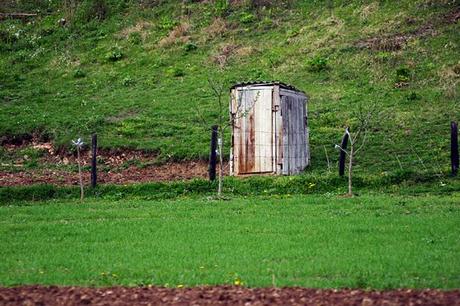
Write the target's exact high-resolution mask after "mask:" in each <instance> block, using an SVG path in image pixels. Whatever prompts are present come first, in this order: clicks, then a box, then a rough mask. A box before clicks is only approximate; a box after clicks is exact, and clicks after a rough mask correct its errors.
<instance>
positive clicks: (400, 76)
mask: <svg viewBox="0 0 460 306" xmlns="http://www.w3.org/2000/svg"><path fill="white" fill-rule="evenodd" d="M409 80H410V69H409V68H408V67H399V68H398V69H396V75H395V82H396V84H407V83H408V82H409Z"/></svg>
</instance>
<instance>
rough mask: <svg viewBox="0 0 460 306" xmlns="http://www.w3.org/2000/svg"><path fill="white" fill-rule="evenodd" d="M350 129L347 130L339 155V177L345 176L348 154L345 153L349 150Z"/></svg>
mask: <svg viewBox="0 0 460 306" xmlns="http://www.w3.org/2000/svg"><path fill="white" fill-rule="evenodd" d="M348 135H349V134H348V127H347V128H346V130H345V134H344V135H343V137H342V143H341V144H340V147H341V148H342V149H341V150H340V153H339V176H343V175H344V174H345V158H346V154H345V151H346V150H347V144H348Z"/></svg>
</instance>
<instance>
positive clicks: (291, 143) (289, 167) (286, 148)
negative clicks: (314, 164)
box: [281, 92, 309, 175]
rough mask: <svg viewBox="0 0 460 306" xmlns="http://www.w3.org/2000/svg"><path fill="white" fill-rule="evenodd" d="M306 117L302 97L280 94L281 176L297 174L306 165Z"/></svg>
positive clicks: (304, 101)
mask: <svg viewBox="0 0 460 306" xmlns="http://www.w3.org/2000/svg"><path fill="white" fill-rule="evenodd" d="M285 93H286V92H285ZM306 115H307V114H306V97H305V96H304V95H299V94H293V93H292V92H288V93H287V94H285V95H283V93H282V92H281V116H282V132H283V146H282V147H283V154H282V155H283V159H282V163H283V164H282V173H283V174H286V175H289V174H295V173H299V172H301V171H303V170H304V169H305V167H306V166H307V165H308V155H309V153H308V151H309V146H308V142H307V140H308V139H307V127H306V119H305V118H306Z"/></svg>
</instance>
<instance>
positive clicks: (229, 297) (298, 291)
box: [0, 286, 460, 306]
mask: <svg viewBox="0 0 460 306" xmlns="http://www.w3.org/2000/svg"><path fill="white" fill-rule="evenodd" d="M0 304H1V305H323V306H325V305H359V306H371V305H372V306H377V305H387V306H390V305H394V306H396V305H432V306H434V305H450V306H456V305H460V290H453V291H441V290H432V289H425V290H411V289H399V290H391V291H364V290H351V289H344V290H334V289H308V288H298V287H293V288H243V287H236V286H215V287H193V288H180V289H178V288H160V287H141V288H132V287H111V288H83V287H56V286H51V287H44V286H24V287H15V288H0Z"/></svg>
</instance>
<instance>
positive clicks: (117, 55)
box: [106, 46, 124, 62]
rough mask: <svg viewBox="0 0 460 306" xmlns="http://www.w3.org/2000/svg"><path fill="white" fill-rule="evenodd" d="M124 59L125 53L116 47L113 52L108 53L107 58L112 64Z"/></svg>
mask: <svg viewBox="0 0 460 306" xmlns="http://www.w3.org/2000/svg"><path fill="white" fill-rule="evenodd" d="M123 57H124V54H123V52H122V51H121V48H120V47H118V46H116V47H114V48H112V50H110V51H109V53H107V55H106V58H107V60H108V61H110V62H117V61H119V60H121V59H122V58H123Z"/></svg>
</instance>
